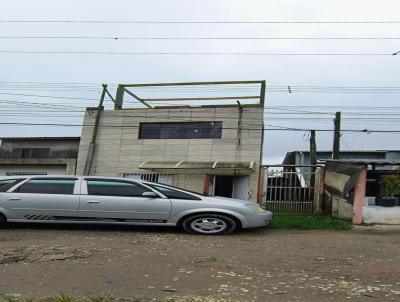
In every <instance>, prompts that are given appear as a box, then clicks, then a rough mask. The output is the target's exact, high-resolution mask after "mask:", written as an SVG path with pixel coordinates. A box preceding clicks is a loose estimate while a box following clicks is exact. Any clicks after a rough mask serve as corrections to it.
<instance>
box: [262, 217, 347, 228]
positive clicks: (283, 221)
mask: <svg viewBox="0 0 400 302" xmlns="http://www.w3.org/2000/svg"><path fill="white" fill-rule="evenodd" d="M268 227H269V228H271V229H298V230H350V229H351V227H352V224H351V222H350V221H345V220H341V219H336V218H332V217H329V216H326V215H295V214H274V216H273V218H272V221H271V223H270V225H269V226H268Z"/></svg>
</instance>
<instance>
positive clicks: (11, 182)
mask: <svg viewBox="0 0 400 302" xmlns="http://www.w3.org/2000/svg"><path fill="white" fill-rule="evenodd" d="M23 180H25V178H19V179H2V180H0V192H6V191H8V190H9V189H11V188H12V187H13V186H15V185H16V184H18V183H20V182H21V181H23Z"/></svg>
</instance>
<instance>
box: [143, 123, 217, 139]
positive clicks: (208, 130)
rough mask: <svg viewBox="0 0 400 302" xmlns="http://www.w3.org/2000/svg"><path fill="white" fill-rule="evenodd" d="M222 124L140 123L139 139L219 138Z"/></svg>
mask: <svg viewBox="0 0 400 302" xmlns="http://www.w3.org/2000/svg"><path fill="white" fill-rule="evenodd" d="M221 137H222V122H177V123H140V125H139V139H199V138H221Z"/></svg>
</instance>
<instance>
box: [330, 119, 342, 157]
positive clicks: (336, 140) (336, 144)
mask: <svg viewBox="0 0 400 302" xmlns="http://www.w3.org/2000/svg"><path fill="white" fill-rule="evenodd" d="M334 123H335V130H334V133H333V150H332V159H339V154H340V124H341V112H340V111H338V112H336V114H335V120H334Z"/></svg>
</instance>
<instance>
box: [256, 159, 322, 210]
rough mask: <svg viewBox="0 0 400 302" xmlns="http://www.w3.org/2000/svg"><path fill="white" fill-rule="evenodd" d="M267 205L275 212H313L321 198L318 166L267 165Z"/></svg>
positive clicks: (267, 207)
mask: <svg viewBox="0 0 400 302" xmlns="http://www.w3.org/2000/svg"><path fill="white" fill-rule="evenodd" d="M264 168H265V193H264V194H265V207H266V209H268V210H270V211H272V212H275V213H313V211H314V208H315V204H316V203H317V202H318V200H319V172H318V170H317V167H316V166H293V165H273V166H265V167H264Z"/></svg>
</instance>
